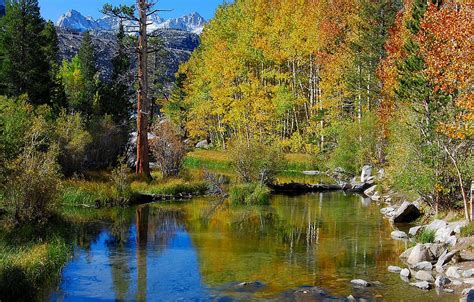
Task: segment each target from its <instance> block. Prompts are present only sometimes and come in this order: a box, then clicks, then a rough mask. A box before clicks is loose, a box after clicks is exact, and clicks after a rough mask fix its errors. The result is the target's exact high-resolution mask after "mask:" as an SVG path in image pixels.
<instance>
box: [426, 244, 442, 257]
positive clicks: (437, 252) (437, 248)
mask: <svg viewBox="0 0 474 302" xmlns="http://www.w3.org/2000/svg"><path fill="white" fill-rule="evenodd" d="M427 245H428V248H429V249H430V252H431V255H433V258H434V259H439V258H440V257H441V256H442V255H443V253H444V252H445V251H446V247H445V245H444V244H442V243H429V244H427Z"/></svg>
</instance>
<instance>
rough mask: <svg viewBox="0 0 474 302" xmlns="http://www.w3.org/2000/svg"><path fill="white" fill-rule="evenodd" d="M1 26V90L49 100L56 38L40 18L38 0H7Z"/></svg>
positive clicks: (34, 101) (37, 101)
mask: <svg viewBox="0 0 474 302" xmlns="http://www.w3.org/2000/svg"><path fill="white" fill-rule="evenodd" d="M0 27H1V31H0V93H1V94H4V95H9V96H20V95H21V94H27V95H28V99H29V102H30V103H32V104H48V103H50V101H51V94H52V90H53V89H54V87H55V84H54V76H53V75H52V72H51V71H52V66H51V65H52V64H53V62H54V61H55V60H56V59H57V58H56V54H55V51H56V50H57V39H55V38H54V36H55V33H54V32H53V31H52V27H51V25H47V24H46V22H45V21H44V20H43V18H41V15H40V9H39V6H38V1H37V0H12V1H7V3H6V15H5V16H4V17H2V18H1V19H0Z"/></svg>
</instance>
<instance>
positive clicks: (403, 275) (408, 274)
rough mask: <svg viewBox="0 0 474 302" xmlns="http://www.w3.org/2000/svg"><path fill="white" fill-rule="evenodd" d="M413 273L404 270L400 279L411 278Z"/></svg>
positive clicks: (406, 269)
mask: <svg viewBox="0 0 474 302" xmlns="http://www.w3.org/2000/svg"><path fill="white" fill-rule="evenodd" d="M410 275H411V272H410V270H409V269H408V268H404V269H402V270H401V271H400V277H402V278H410Z"/></svg>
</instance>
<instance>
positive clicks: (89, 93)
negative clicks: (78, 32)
mask: <svg viewBox="0 0 474 302" xmlns="http://www.w3.org/2000/svg"><path fill="white" fill-rule="evenodd" d="M77 56H78V59H79V64H80V68H81V76H82V80H83V83H84V87H83V88H84V91H83V95H82V98H83V99H82V106H81V112H82V113H83V114H84V115H85V116H89V117H90V116H91V115H92V114H93V113H94V110H96V109H97V107H98V101H99V100H98V98H99V95H98V89H97V88H98V81H99V79H98V74H97V68H96V66H95V64H96V61H95V55H94V44H93V42H92V36H91V33H90V32H88V31H87V32H85V33H84V35H83V37H82V43H81V48H80V49H79V52H78V54H77Z"/></svg>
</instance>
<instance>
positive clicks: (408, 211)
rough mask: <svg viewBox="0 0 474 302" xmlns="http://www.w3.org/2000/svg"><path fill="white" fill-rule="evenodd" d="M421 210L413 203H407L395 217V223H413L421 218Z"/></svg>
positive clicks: (399, 209)
mask: <svg viewBox="0 0 474 302" xmlns="http://www.w3.org/2000/svg"><path fill="white" fill-rule="evenodd" d="M420 215H421V213H420V210H419V209H418V208H417V207H416V206H415V205H414V204H412V203H409V202H407V201H405V202H404V203H403V204H402V205H401V206H400V207H399V208H398V210H397V212H396V213H395V215H394V216H393V218H392V219H393V222H394V223H403V222H412V221H413V220H415V219H417V218H418V217H420Z"/></svg>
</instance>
